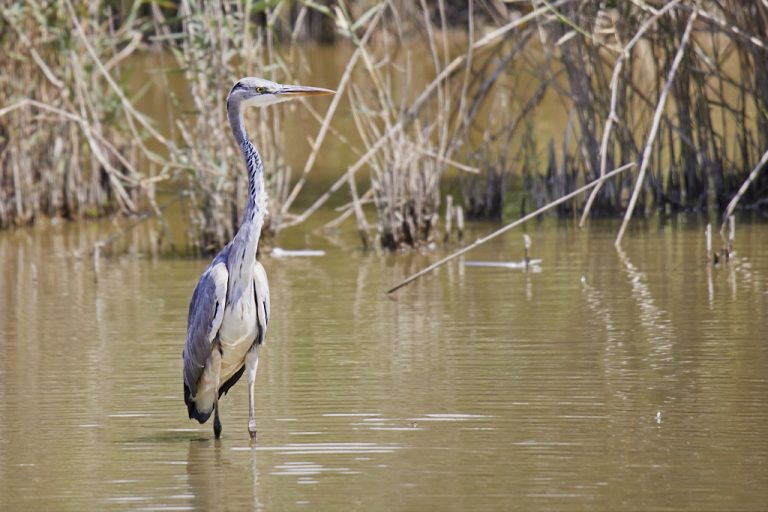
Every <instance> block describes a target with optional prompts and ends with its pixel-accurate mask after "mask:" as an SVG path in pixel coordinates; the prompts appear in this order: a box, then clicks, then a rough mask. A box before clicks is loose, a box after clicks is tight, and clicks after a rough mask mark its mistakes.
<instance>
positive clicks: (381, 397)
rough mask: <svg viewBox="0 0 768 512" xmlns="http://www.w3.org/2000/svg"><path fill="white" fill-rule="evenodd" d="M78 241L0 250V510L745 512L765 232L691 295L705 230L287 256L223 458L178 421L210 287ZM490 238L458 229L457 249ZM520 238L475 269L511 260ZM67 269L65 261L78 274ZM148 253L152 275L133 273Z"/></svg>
mask: <svg viewBox="0 0 768 512" xmlns="http://www.w3.org/2000/svg"><path fill="white" fill-rule="evenodd" d="M97 227H98V226H96V225H94V224H81V225H67V224H64V225H59V226H53V227H49V228H36V229H33V230H29V231H12V232H5V233H0V269H1V270H0V283H2V286H1V287H0V350H1V351H2V357H0V453H1V454H2V457H0V502H2V503H3V509H7V510H24V509H27V510H86V509H88V510H104V509H114V510H122V509H126V510H248V509H252V510H301V509H305V510H534V509H541V510H594V509H603V510H608V509H610V510H616V509H622V508H623V509H634V510H661V509H663V510H672V509H675V510H677V509H679V510H726V509H727V510H761V509H764V508H765V506H766V503H768V469H767V468H768V372H767V371H766V370H768V343H766V342H767V341H768V336H767V335H766V332H768V321H767V320H766V313H768V287H767V285H768V242H767V241H768V226H765V225H748V224H743V225H742V224H740V225H739V227H738V233H737V251H738V254H737V258H736V259H735V261H734V262H733V264H731V265H729V266H723V267H720V268H715V269H711V270H708V269H707V268H706V266H705V265H704V264H703V260H702V253H703V250H704V243H703V236H701V232H702V228H701V226H700V225H696V224H693V223H690V224H689V223H688V222H686V221H685V219H683V218H682V217H680V218H678V219H677V220H676V221H673V222H669V223H665V224H658V223H656V222H655V221H654V222H649V225H648V226H645V227H642V226H640V224H639V223H638V224H636V225H635V229H634V230H633V232H631V233H629V234H628V235H629V236H627V237H626V238H625V241H626V242H625V246H624V249H625V252H624V253H623V254H621V253H617V252H616V251H615V250H614V248H613V245H612V243H613V237H614V234H615V231H616V229H615V226H614V225H601V224H600V223H594V224H593V225H592V226H591V227H590V228H589V229H588V230H585V231H578V230H576V229H573V227H572V225H571V224H570V223H558V222H554V221H548V222H545V223H544V224H531V225H530V226H529V229H530V231H529V232H530V234H531V236H532V238H533V256H534V257H537V258H542V259H543V263H542V271H541V272H539V273H524V272H521V271H515V270H508V269H489V268H471V267H464V266H463V265H462V264H461V262H454V263H453V264H450V265H448V266H446V267H444V268H442V269H441V270H440V271H438V272H437V273H436V274H433V275H431V276H428V277H426V278H424V279H422V280H419V281H417V282H416V283H415V284H413V285H411V286H409V287H406V288H404V289H403V290H402V291H401V292H399V293H398V294H396V295H395V296H394V297H391V298H390V297H386V296H385V295H384V293H383V292H384V290H385V289H386V288H387V287H389V286H391V285H393V284H395V283H396V282H398V281H399V280H400V279H401V278H403V277H404V276H406V275H407V274H410V273H412V272H414V271H416V270H418V269H420V268H422V267H423V266H424V265H426V264H428V263H429V262H430V261H433V260H434V259H436V258H437V257H439V256H440V255H441V254H442V253H441V252H439V251H438V252H437V253H434V254H410V255H408V254H399V255H392V256H379V255H376V254H369V253H363V252H361V251H359V250H358V249H357V243H356V241H355V240H347V239H344V238H343V237H342V239H341V240H338V239H335V240H333V241H331V240H326V239H324V238H322V237H319V236H315V235H305V234H304V232H302V233H299V232H298V231H297V232H296V233H295V234H293V235H291V234H290V232H286V235H285V236H284V237H282V238H281V239H280V243H281V245H283V246H284V247H286V248H304V247H311V248H319V249H325V250H326V251H327V255H326V256H325V257H322V258H305V259H299V258H296V259H276V258H266V259H264V265H265V267H266V269H267V272H268V274H269V276H270V285H271V289H272V301H273V306H272V307H273V314H272V318H271V324H270V326H269V331H268V335H267V338H268V344H267V346H266V349H265V350H264V351H263V352H262V354H263V357H262V361H261V365H260V366H259V373H258V376H257V384H256V385H257V401H256V408H257V418H258V428H259V437H258V440H257V442H256V443H255V444H251V443H250V441H249V438H248V433H247V392H246V389H245V387H244V385H243V383H239V384H238V385H237V386H235V387H234V388H233V390H232V391H231V392H230V394H229V395H228V396H227V397H226V398H224V399H223V401H222V412H223V417H222V422H223V425H224V436H223V439H221V440H220V441H214V440H213V439H212V437H213V436H212V432H211V425H209V424H206V425H202V426H201V425H198V424H197V423H196V422H191V421H190V420H188V419H187V417H186V408H185V406H184V404H183V398H182V381H181V349H182V344H183V338H184V330H185V320H186V308H187V304H188V300H189V297H190V294H191V291H192V288H193V287H194V284H195V282H196V279H197V277H198V276H199V273H200V272H201V271H202V269H203V268H204V267H205V265H206V262H204V261H200V260H187V259H173V258H170V257H152V256H149V255H145V256H141V255H135V254H132V252H131V251H130V250H129V251H127V252H126V253H123V252H120V253H119V254H114V255H111V256H109V255H108V256H106V257H104V258H102V259H101V261H100V264H99V272H98V276H97V275H96V273H95V271H94V266H93V262H92V260H91V259H90V258H89V257H88V256H87V249H88V248H89V247H90V244H92V242H93V240H94V237H95V236H96V234H97V233H98V231H97ZM489 229H491V227H490V226H479V227H476V231H475V232H473V233H471V235H470V238H474V237H475V236H479V235H480V234H483V233H486V232H487V231H488V230H489ZM521 252H522V240H521V237H520V233H519V232H517V233H512V234H510V235H508V236H507V237H505V238H503V239H501V240H497V241H495V242H493V243H492V244H488V245H485V246H483V247H481V248H480V249H478V250H477V251H475V252H472V253H470V254H469V255H468V259H472V260H510V259H520V255H521ZM76 254H80V255H82V257H80V258H78V257H76ZM145 254H151V253H145Z"/></svg>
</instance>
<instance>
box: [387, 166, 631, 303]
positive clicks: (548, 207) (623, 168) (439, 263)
mask: <svg viewBox="0 0 768 512" xmlns="http://www.w3.org/2000/svg"><path fill="white" fill-rule="evenodd" d="M635 165H636V164H635V163H630V164H626V165H623V166H621V167H619V168H618V169H614V170H613V171H611V172H609V173H607V174H606V175H605V176H603V177H601V178H598V179H596V180H594V181H592V182H591V183H589V184H587V185H584V186H583V187H581V188H580V189H578V190H574V191H573V192H571V193H570V194H566V195H564V196H563V197H561V198H560V199H556V200H555V201H552V202H551V203H549V204H548V205H546V206H543V207H541V208H539V209H538V210H536V211H535V212H532V213H529V214H528V215H526V216H525V217H522V218H520V219H518V220H516V221H515V222H513V223H511V224H507V225H506V226H504V227H503V228H501V229H497V230H496V231H494V232H493V233H491V234H490V235H487V236H485V237H483V238H480V239H479V240H476V241H475V242H473V243H472V244H470V245H468V246H466V247H464V248H463V249H460V250H458V251H456V252H454V253H452V254H450V255H448V256H446V257H445V258H443V259H441V260H439V261H437V262H436V263H433V264H432V265H430V266H428V267H427V268H425V269H423V270H420V271H419V272H417V273H415V274H413V275H411V276H410V277H408V278H407V279H405V280H404V281H402V282H400V284H398V285H396V286H394V287H392V288H390V289H389V290H387V293H393V292H396V291H397V290H399V289H400V288H402V287H403V286H405V285H407V284H410V283H412V282H413V281H415V280H416V279H418V278H420V277H421V276H423V275H424V274H427V273H429V272H431V271H433V270H435V269H436V268H438V267H440V266H442V265H444V264H445V263H447V262H449V261H451V260H452V259H454V258H456V257H458V256H461V255H462V254H465V253H467V252H469V251H471V250H472V249H474V248H476V247H478V246H480V245H482V244H484V243H485V242H487V241H489V240H492V239H494V238H496V237H497V236H499V235H502V234H504V233H506V232H507V231H509V230H510V229H512V228H514V227H517V226H519V225H520V224H522V223H524V222H526V221H529V220H531V219H533V218H534V217H537V216H539V215H541V214H542V213H544V212H546V211H547V210H551V209H552V208H554V207H555V206H557V205H559V204H561V203H564V202H565V201H568V200H570V199H572V198H574V197H576V196H577V195H579V194H581V193H582V192H585V191H587V190H589V189H591V188H592V187H595V186H597V185H598V184H599V183H602V182H603V181H605V180H607V179H608V178H611V177H613V176H615V175H617V174H619V173H621V172H624V171H626V170H627V169H629V168H631V167H634V166H635Z"/></svg>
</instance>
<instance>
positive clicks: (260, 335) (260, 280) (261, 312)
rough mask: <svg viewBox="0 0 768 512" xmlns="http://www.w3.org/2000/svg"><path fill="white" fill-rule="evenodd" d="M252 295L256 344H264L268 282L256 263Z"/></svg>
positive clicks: (267, 322)
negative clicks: (255, 323) (254, 301)
mask: <svg viewBox="0 0 768 512" xmlns="http://www.w3.org/2000/svg"><path fill="white" fill-rule="evenodd" d="M253 293H254V297H255V299H256V322H257V325H256V327H257V331H256V332H257V334H256V336H257V338H256V343H257V344H258V345H261V344H262V343H264V337H265V336H266V335H267V325H268V324H269V313H270V304H269V282H268V281H267V273H266V272H265V271H264V267H263V266H262V265H261V263H259V262H258V261H256V262H255V263H254V268H253Z"/></svg>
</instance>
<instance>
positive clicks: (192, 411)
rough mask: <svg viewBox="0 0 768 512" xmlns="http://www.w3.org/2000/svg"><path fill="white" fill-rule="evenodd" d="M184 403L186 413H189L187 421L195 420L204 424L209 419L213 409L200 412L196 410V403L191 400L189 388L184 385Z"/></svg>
mask: <svg viewBox="0 0 768 512" xmlns="http://www.w3.org/2000/svg"><path fill="white" fill-rule="evenodd" d="M184 403H185V404H187V412H189V419H193V418H194V419H196V420H197V421H198V422H200V423H205V422H206V421H208V418H210V417H211V413H212V412H213V408H211V410H209V411H201V410H199V409H198V408H197V402H196V401H195V400H194V399H193V398H192V396H191V394H190V392H189V388H188V387H187V385H186V384H184Z"/></svg>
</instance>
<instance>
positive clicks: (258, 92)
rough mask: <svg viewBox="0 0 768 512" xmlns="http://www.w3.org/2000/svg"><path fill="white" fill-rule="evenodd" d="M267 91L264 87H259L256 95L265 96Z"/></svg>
mask: <svg viewBox="0 0 768 512" xmlns="http://www.w3.org/2000/svg"><path fill="white" fill-rule="evenodd" d="M265 92H267V90H266V89H265V88H264V87H257V88H256V94H264V93H265Z"/></svg>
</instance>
